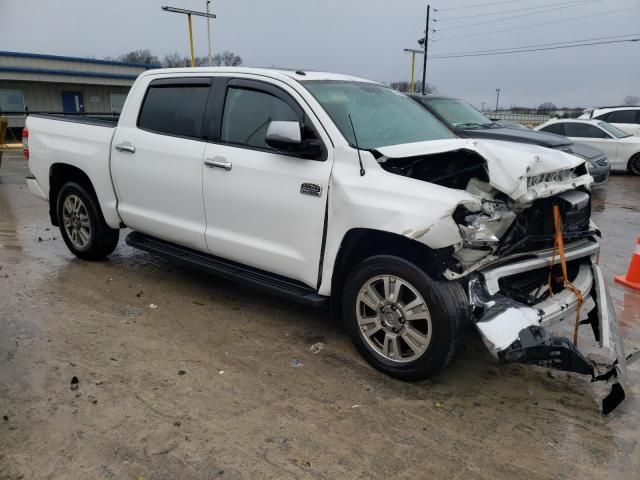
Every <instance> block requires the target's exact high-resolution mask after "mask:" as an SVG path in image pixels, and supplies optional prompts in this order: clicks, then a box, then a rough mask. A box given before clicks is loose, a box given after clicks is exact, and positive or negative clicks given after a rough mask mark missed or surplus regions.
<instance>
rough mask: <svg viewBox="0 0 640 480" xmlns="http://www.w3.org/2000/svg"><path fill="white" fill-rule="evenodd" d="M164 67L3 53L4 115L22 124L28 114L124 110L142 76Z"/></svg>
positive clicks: (0, 96)
mask: <svg viewBox="0 0 640 480" xmlns="http://www.w3.org/2000/svg"><path fill="white" fill-rule="evenodd" d="M152 68H159V65H146V64H140V63H130V62H118V61H114V60H96V59H93V58H79V57H66V56H59V55H43V54H37V53H23V52H5V51H0V115H2V116H5V117H7V118H8V120H9V127H13V128H16V127H17V128H21V127H22V126H23V125H24V118H25V115H26V112H51V113H66V114H82V113H90V114H110V113H113V112H115V113H119V112H120V110H121V109H122V105H123V103H124V99H125V98H126V96H127V92H128V91H129V88H130V87H131V85H132V84H133V81H134V80H135V79H136V78H137V77H138V75H139V74H140V73H142V72H144V71H145V70H149V69H152Z"/></svg>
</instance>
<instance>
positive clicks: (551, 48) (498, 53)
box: [431, 37, 640, 59]
mask: <svg viewBox="0 0 640 480" xmlns="http://www.w3.org/2000/svg"><path fill="white" fill-rule="evenodd" d="M624 42H640V37H638V38H632V39H627V40H610V41H607V42H592V43H581V44H579V45H564V46H557V47H546V48H531V49H523V50H511V51H508V52H491V51H488V52H487V53H469V54H464V53H461V54H456V55H433V56H432V57H431V58H432V59H435V58H439V59H444V58H464V57H485V56H488V55H506V54H510V53H526V52H540V51H543V50H559V49H563V48H577V47H589V46H592V45H606V44H612V43H624Z"/></svg>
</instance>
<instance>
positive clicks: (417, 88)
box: [391, 80, 436, 93]
mask: <svg viewBox="0 0 640 480" xmlns="http://www.w3.org/2000/svg"><path fill="white" fill-rule="evenodd" d="M391 88H393V89H394V90H398V91H399V92H404V93H409V92H410V91H411V82H409V81H406V80H404V81H402V82H391ZM413 91H414V92H415V93H422V82H420V81H415V82H413ZM435 92H436V87H434V86H433V85H430V84H428V83H427V88H426V93H435Z"/></svg>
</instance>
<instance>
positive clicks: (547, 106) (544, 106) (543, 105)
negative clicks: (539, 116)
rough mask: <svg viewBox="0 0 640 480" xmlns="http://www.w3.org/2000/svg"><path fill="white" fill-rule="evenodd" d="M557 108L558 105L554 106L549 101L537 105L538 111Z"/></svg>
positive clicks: (550, 110)
mask: <svg viewBox="0 0 640 480" xmlns="http://www.w3.org/2000/svg"><path fill="white" fill-rule="evenodd" d="M557 109H558V107H556V104H555V103H551V102H544V103H541V104H540V105H539V106H538V112H541V113H549V112H553V111H554V110H557Z"/></svg>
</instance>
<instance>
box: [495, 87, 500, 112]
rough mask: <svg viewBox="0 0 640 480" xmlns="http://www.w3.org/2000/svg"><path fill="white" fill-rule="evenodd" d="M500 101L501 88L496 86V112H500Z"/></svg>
mask: <svg viewBox="0 0 640 480" xmlns="http://www.w3.org/2000/svg"><path fill="white" fill-rule="evenodd" d="M499 102H500V89H499V88H496V113H498V104H499Z"/></svg>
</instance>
